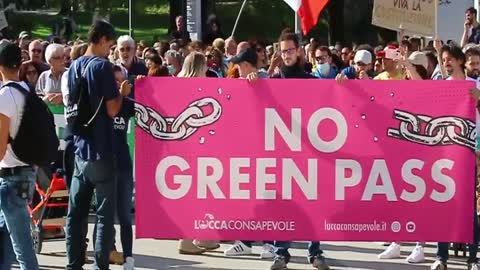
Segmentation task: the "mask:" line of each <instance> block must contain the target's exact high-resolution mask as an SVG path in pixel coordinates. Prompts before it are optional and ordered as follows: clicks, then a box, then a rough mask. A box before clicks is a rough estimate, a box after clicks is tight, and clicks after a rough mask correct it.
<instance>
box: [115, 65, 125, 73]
mask: <svg viewBox="0 0 480 270" xmlns="http://www.w3.org/2000/svg"><path fill="white" fill-rule="evenodd" d="M113 72H123V71H122V68H121V67H120V66H119V65H113Z"/></svg>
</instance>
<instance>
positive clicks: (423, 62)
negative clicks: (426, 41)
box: [408, 52, 428, 69]
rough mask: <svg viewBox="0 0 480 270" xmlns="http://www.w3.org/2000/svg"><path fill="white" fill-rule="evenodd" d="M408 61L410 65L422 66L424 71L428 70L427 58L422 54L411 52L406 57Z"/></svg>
mask: <svg viewBox="0 0 480 270" xmlns="http://www.w3.org/2000/svg"><path fill="white" fill-rule="evenodd" d="M408 61H410V63H412V65H418V66H423V67H424V68H425V69H427V68H428V57H427V55H426V54H425V53H424V52H413V53H412V54H410V56H409V57H408Z"/></svg>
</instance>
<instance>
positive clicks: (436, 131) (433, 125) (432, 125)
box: [387, 110, 477, 150]
mask: <svg viewBox="0 0 480 270" xmlns="http://www.w3.org/2000/svg"><path fill="white" fill-rule="evenodd" d="M394 117H395V119H398V120H400V126H399V128H398V129H394V128H389V129H388V132H387V135H388V136H389V137H392V138H396V139H400V140H407V141H410V142H413V143H417V144H422V145H429V146H435V145H453V144H457V145H461V146H464V147H467V148H470V149H473V150H475V137H476V136H477V132H476V129H475V123H474V122H472V121H470V120H468V119H463V118H460V117H456V116H446V117H438V118H432V117H429V116H426V115H415V114H412V113H409V112H406V111H401V110H394ZM422 124H423V125H422ZM422 126H424V127H425V128H422Z"/></svg>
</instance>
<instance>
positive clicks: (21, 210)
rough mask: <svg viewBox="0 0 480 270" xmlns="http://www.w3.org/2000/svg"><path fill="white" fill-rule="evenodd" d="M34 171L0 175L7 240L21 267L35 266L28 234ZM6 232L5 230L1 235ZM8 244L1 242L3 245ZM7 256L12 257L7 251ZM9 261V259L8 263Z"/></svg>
mask: <svg viewBox="0 0 480 270" xmlns="http://www.w3.org/2000/svg"><path fill="white" fill-rule="evenodd" d="M35 177H36V176H35V171H34V170H33V169H32V168H25V169H22V170H21V171H20V173H19V174H18V175H14V176H7V177H3V178H2V177H0V210H1V212H2V214H3V218H4V221H5V224H6V225H7V229H8V232H9V233H10V241H11V245H12V247H13V251H14V252H15V255H16V257H17V261H18V264H19V265H20V269H22V270H36V269H38V261H37V256H36V255H35V251H34V249H33V240H32V236H31V234H30V223H31V219H30V214H29V213H28V210H27V205H28V202H29V201H30V199H31V198H32V195H33V191H34V189H35ZM3 235H5V233H4V234H3ZM5 244H6V245H8V243H5V242H4V243H3V245H5ZM7 256H11V255H10V254H7ZM7 264H9V262H7Z"/></svg>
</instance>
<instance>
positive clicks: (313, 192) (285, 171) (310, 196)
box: [282, 158, 318, 200]
mask: <svg viewBox="0 0 480 270" xmlns="http://www.w3.org/2000/svg"><path fill="white" fill-rule="evenodd" d="M307 170H308V180H307V179H305V176H304V175H303V174H302V172H301V171H300V170H299V169H298V167H297V165H296V164H295V162H294V161H293V159H290V158H286V159H283V163H282V199H283V200H291V199H292V179H295V182H297V184H298V187H299V188H300V190H301V191H302V192H303V194H304V195H305V197H306V198H307V200H316V199H317V193H318V192H317V182H318V177H317V171H318V170H317V160H316V159H309V160H308V168H307Z"/></svg>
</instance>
